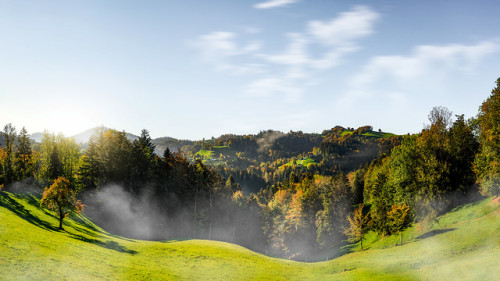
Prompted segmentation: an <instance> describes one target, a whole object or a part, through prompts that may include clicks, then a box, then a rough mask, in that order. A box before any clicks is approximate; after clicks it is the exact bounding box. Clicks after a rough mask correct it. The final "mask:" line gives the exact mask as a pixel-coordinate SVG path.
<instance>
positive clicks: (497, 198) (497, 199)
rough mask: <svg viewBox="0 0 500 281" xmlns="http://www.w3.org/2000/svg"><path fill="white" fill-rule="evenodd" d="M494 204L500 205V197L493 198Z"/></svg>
mask: <svg viewBox="0 0 500 281" xmlns="http://www.w3.org/2000/svg"><path fill="white" fill-rule="evenodd" d="M492 201H493V203H497V204H500V196H498V197H495V198H493V200H492Z"/></svg>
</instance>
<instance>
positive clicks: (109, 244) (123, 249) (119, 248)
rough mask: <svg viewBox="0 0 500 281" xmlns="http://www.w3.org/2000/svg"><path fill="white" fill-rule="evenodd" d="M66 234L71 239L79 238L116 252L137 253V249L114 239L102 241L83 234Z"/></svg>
mask: <svg viewBox="0 0 500 281" xmlns="http://www.w3.org/2000/svg"><path fill="white" fill-rule="evenodd" d="M68 234H69V236H70V237H71V238H73V239H76V240H80V241H83V242H86V243H90V244H94V245H97V246H99V247H103V248H106V249H110V250H115V251H117V252H120V253H126V254H130V255H135V254H137V251H134V250H130V249H128V248H127V247H125V246H122V245H120V244H118V243H117V242H115V241H110V240H108V241H106V242H103V241H101V240H97V239H93V238H89V237H84V236H81V235H77V234H73V233H68Z"/></svg>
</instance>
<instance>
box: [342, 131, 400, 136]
mask: <svg viewBox="0 0 500 281" xmlns="http://www.w3.org/2000/svg"><path fill="white" fill-rule="evenodd" d="M352 133H353V131H347V130H346V131H343V132H342V133H341V134H340V135H341V136H345V135H351V134H352ZM362 136H365V137H370V138H389V137H393V136H396V134H393V133H386V132H377V131H371V132H367V133H364V134H362Z"/></svg>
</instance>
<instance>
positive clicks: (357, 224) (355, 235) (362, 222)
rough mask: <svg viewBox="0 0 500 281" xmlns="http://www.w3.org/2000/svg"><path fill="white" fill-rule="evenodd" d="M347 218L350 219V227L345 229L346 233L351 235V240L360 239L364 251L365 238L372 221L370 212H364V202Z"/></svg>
mask: <svg viewBox="0 0 500 281" xmlns="http://www.w3.org/2000/svg"><path fill="white" fill-rule="evenodd" d="M347 219H348V220H349V227H348V228H346V229H345V231H344V233H345V234H346V235H347V236H348V237H349V241H351V242H357V241H360V242H361V251H363V238H364V237H365V233H366V232H367V231H368V230H369V229H370V225H371V223H372V220H371V218H370V212H367V213H366V214H363V204H359V206H358V208H357V209H356V210H354V213H353V214H352V215H350V216H348V217H347Z"/></svg>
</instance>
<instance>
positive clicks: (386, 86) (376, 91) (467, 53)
mask: <svg viewBox="0 0 500 281" xmlns="http://www.w3.org/2000/svg"><path fill="white" fill-rule="evenodd" d="M496 52H500V42H498V41H484V42H479V43H477V44H474V45H462V44H452V45H444V46H432V45H421V46H417V47H415V48H414V49H413V51H412V52H411V53H410V54H409V55H392V56H376V57H373V58H372V59H371V60H370V61H369V62H368V63H367V64H366V65H365V66H364V67H363V68H362V70H361V71H360V72H359V74H357V75H355V76H354V77H353V78H352V79H351V80H350V81H349V82H348V84H349V90H348V91H347V93H346V94H345V95H344V97H343V98H342V99H341V100H339V102H338V106H339V108H342V107H344V108H345V107H349V105H354V104H356V103H357V102H359V101H360V100H364V101H365V102H366V101H368V100H371V99H377V100H382V99H383V100H387V101H389V102H391V103H393V104H394V105H398V104H402V103H407V102H408V98H409V97H410V96H420V97H423V95H425V94H431V93H433V92H434V91H436V90H435V89H443V88H445V87H446V86H445V85H444V84H445V83H446V81H447V79H449V78H450V77H451V76H452V75H455V74H457V73H459V72H467V71H469V70H472V69H473V68H474V66H476V65H477V64H479V63H480V61H481V60H483V59H484V58H485V57H486V56H488V55H490V54H493V53H496ZM457 71H458V72H457ZM421 81H427V83H428V84H429V85H423V84H422V82H421Z"/></svg>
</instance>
